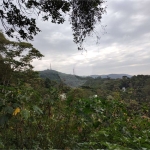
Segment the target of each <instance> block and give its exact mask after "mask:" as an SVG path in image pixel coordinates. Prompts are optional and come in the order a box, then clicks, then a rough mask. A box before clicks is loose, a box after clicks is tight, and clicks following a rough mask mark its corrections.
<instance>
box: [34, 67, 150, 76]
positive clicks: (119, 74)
mask: <svg viewBox="0 0 150 150" xmlns="http://www.w3.org/2000/svg"><path fill="white" fill-rule="evenodd" d="M46 70H52V71H57V72H60V73H64V74H69V75H75V76H92V75H96V76H97V75H98V76H101V75H104V76H105V75H129V76H138V75H150V74H127V73H108V74H91V75H77V74H73V73H72V74H71V73H65V72H61V71H58V70H54V69H45V70H35V71H38V72H40V71H46Z"/></svg>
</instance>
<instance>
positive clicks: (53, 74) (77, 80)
mask: <svg viewBox="0 0 150 150" xmlns="http://www.w3.org/2000/svg"><path fill="white" fill-rule="evenodd" d="M39 74H40V77H41V78H49V79H50V80H53V81H56V82H58V83H61V82H63V83H65V84H66V85H68V86H70V87H80V86H82V85H83V84H84V83H85V82H86V80H85V78H82V77H80V76H76V75H71V74H65V73H61V72H58V71H55V70H49V69H47V70H44V71H39Z"/></svg>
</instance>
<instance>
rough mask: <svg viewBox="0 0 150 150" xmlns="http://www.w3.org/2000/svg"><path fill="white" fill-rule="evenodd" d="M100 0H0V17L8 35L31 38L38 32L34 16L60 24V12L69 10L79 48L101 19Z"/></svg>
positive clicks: (62, 18) (65, 12) (102, 11)
mask: <svg viewBox="0 0 150 150" xmlns="http://www.w3.org/2000/svg"><path fill="white" fill-rule="evenodd" d="M104 2H105V1H104V0H2V1H1V2H0V20H1V23H2V25H3V27H4V29H5V31H6V34H7V35H8V36H10V37H14V35H15V34H16V33H17V35H16V36H17V38H22V39H26V40H27V39H29V40H32V39H33V36H34V35H36V34H37V33H38V32H40V29H39V28H38V27H37V24H36V19H35V17H34V16H37V15H38V16H39V15H42V19H43V21H46V20H49V19H50V20H51V22H52V23H58V24H62V23H64V21H65V18H64V16H63V15H64V14H69V16H70V23H71V24H72V31H73V36H74V42H75V43H76V44H78V45H79V47H78V48H79V49H82V43H83V41H84V39H85V37H86V36H87V35H90V33H91V32H92V31H93V30H94V26H95V24H96V23H97V22H100V21H101V18H102V14H103V13H105V12H106V8H104V7H102V4H103V3H104Z"/></svg>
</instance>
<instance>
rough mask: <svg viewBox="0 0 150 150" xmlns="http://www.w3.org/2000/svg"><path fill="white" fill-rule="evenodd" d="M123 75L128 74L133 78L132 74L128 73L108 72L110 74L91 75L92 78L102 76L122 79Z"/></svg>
mask: <svg viewBox="0 0 150 150" xmlns="http://www.w3.org/2000/svg"><path fill="white" fill-rule="evenodd" d="M123 76H127V77H129V78H131V77H132V76H131V75H128V74H108V75H91V76H90V77H92V78H97V77H101V78H108V77H109V78H111V79H118V78H119V79H122V77H123Z"/></svg>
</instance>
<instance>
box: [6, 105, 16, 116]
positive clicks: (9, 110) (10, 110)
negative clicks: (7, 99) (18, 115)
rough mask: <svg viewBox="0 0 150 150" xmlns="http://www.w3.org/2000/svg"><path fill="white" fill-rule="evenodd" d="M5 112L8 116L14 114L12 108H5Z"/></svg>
mask: <svg viewBox="0 0 150 150" xmlns="http://www.w3.org/2000/svg"><path fill="white" fill-rule="evenodd" d="M4 111H5V112H6V113H8V114H12V113H13V111H14V109H13V108H12V107H10V106H7V107H5V108H4Z"/></svg>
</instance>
